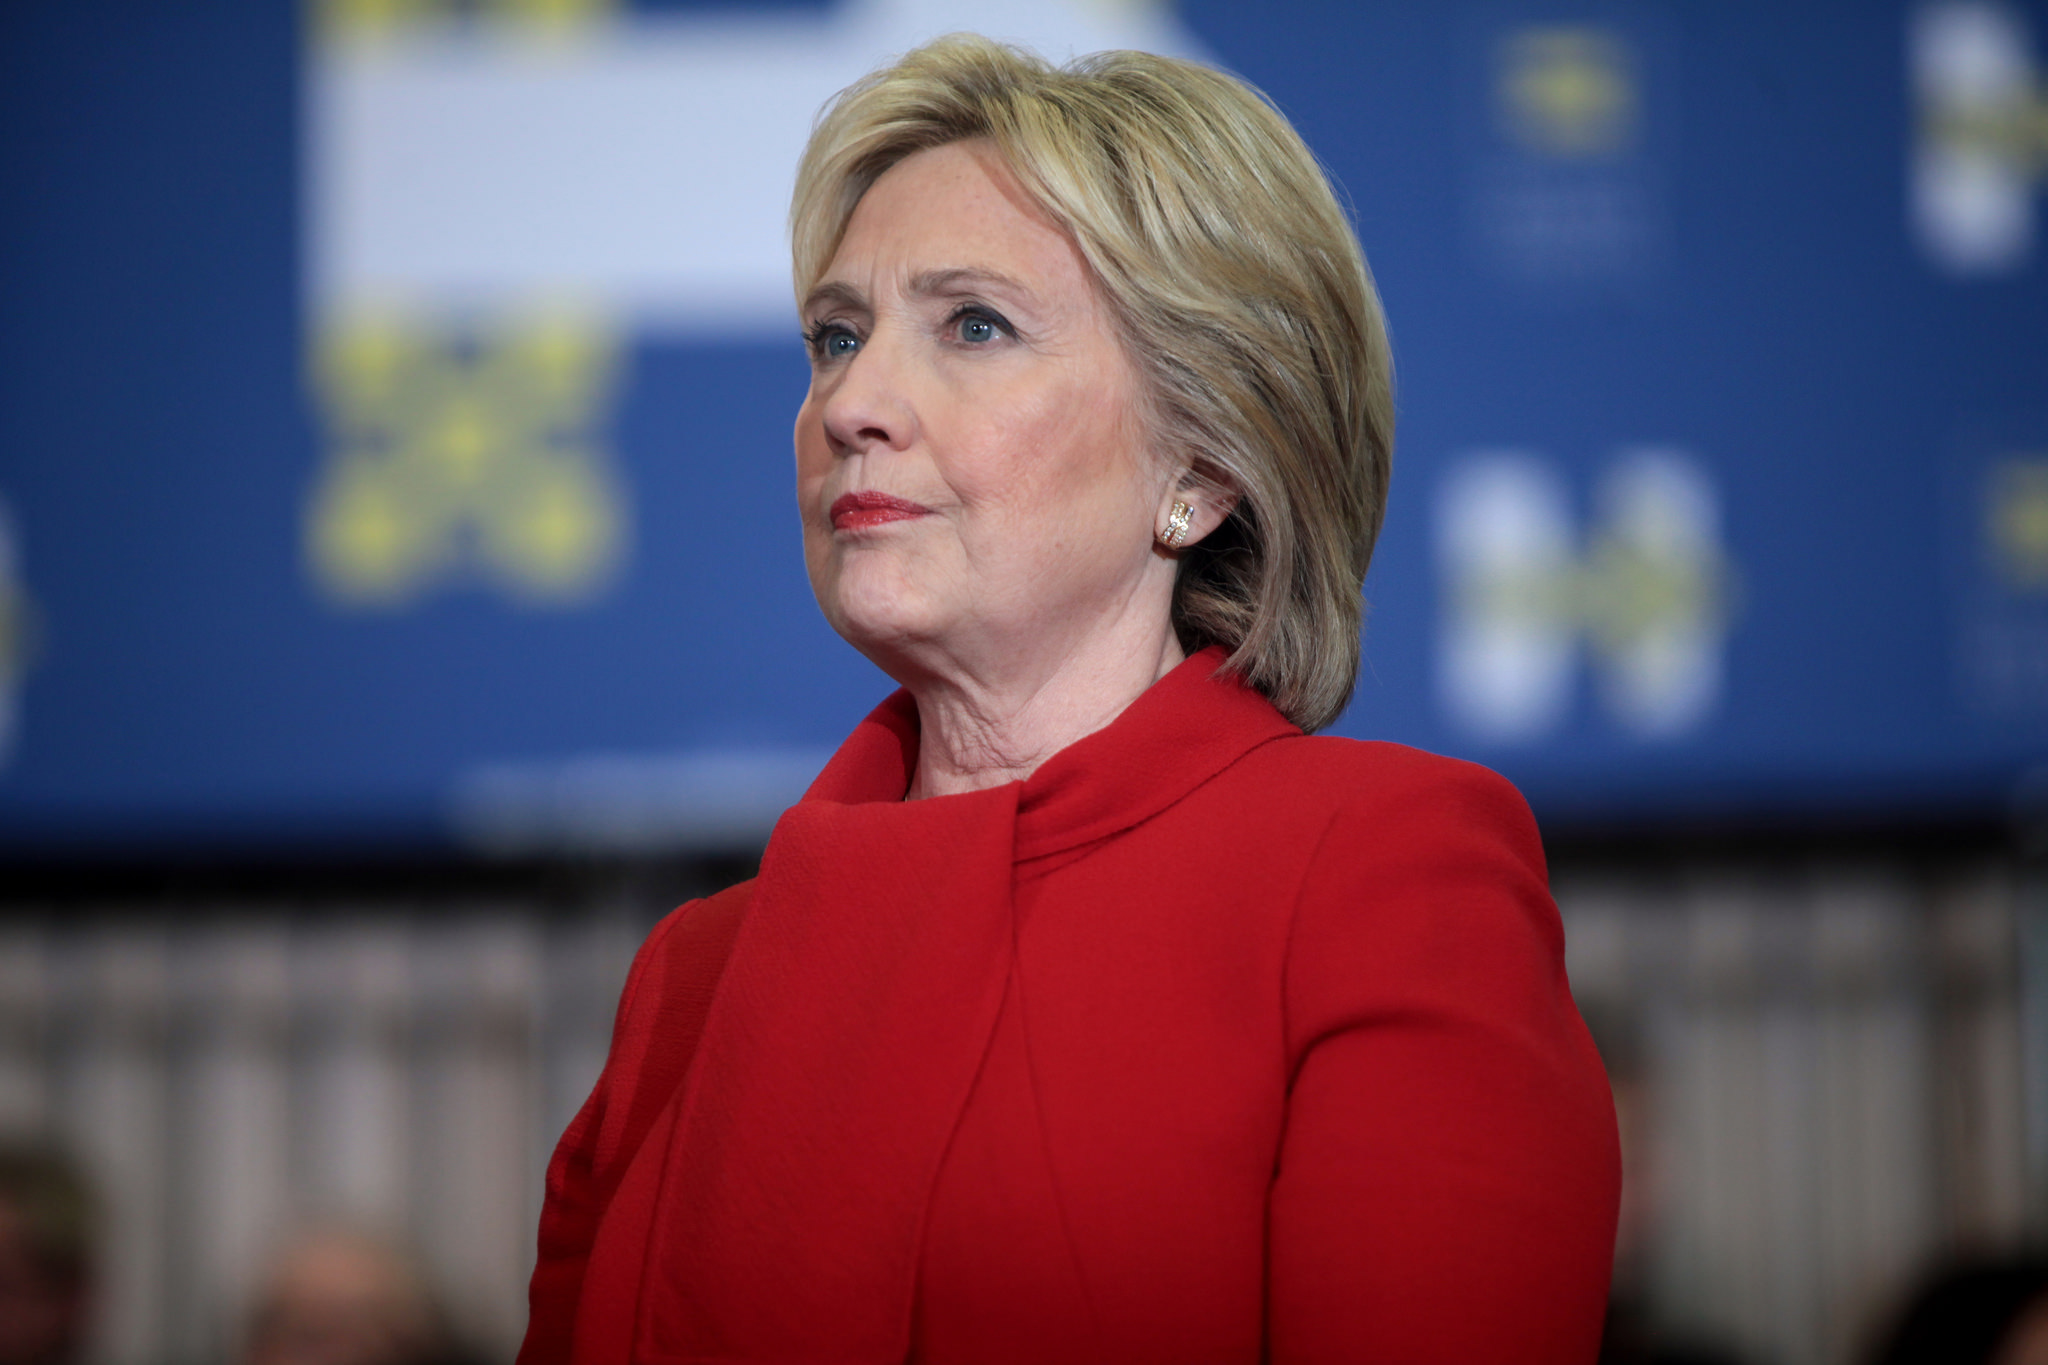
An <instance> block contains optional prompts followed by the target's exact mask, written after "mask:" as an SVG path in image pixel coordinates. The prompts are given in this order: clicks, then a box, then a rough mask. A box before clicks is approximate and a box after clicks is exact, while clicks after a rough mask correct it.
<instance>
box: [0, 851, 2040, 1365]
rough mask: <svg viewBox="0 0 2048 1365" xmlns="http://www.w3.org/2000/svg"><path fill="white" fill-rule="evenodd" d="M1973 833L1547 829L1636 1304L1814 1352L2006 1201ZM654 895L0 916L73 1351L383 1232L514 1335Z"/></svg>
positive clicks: (2014, 1029) (1984, 870)
mask: <svg viewBox="0 0 2048 1365" xmlns="http://www.w3.org/2000/svg"><path fill="white" fill-rule="evenodd" d="M2026 885H2027V884H2026V882H2025V880H2024V878H2023V876H2022V874H2021V872H2020V870H2019V868H2018V865H2017V863H2016V862H2015V861H2014V860H2013V859H2011V858H2009V857H2005V856H2001V855H1986V856H1983V857H1978V858H1975V859H1973V860H1970V861H1967V862H1963V863H1957V862H1953V861H1951V862H1949V863H1947V864H1944V865H1942V866H1940V867H1933V868H1930V866H1929V865H1928V864H1927V863H1926V862H1924V861H1922V860H1914V859H1910V858H1900V859H1889V860H1888V859H1884V858H1865V859H1863V860H1861V861H1859V862H1856V863H1854V864H1833V865H1808V864H1805V863H1802V862H1800V861H1798V860H1796V859H1790V858H1785V857H1774V858H1768V859H1761V860H1759V859H1747V860H1745V859H1736V860H1732V861H1730V860H1719V859H1713V860H1707V859H1698V858H1695V859H1690V860H1680V861H1678V862H1675V863H1672V864H1670V865H1669V866H1665V867H1662V868H1661V869H1659V870H1654V871H1651V870H1642V869H1641V868H1636V869H1634V870H1631V869H1630V868H1629V867H1625V866H1620V865H1615V866H1607V865H1603V864H1601V863H1600V862H1599V861H1598V860H1593V861H1591V862H1588V861H1587V860H1584V859H1580V860H1575V861H1572V862H1569V863H1568V864H1566V865H1564V866H1563V867H1562V869H1561V870H1560V872H1559V874H1558V877H1557V891H1558V896H1559V900H1560V903H1561V905H1562V906H1563V908H1564V911H1565V918H1566V923H1567V934H1568V939H1569V943H1570V963H1571V969H1572V975H1573V980H1574V983H1575V988H1576V990H1577V992H1578V995H1579V997H1580V999H1581V1001H1582V1003H1583V1004H1584V1005H1585V1007H1586V1009H1587V1012H1588V1014H1589V1015H1590V1016H1591V1017H1592V1018H1593V1019H1594V1020H1595V1023H1596V1027H1597V1028H1598V1029H1599V1030H1600V1031H1601V1032H1602V1034H1603V1039H1602V1041H1603V1046H1604V1047H1606V1048H1607V1049H1608V1050H1609V1052H1610V1059H1611V1061H1613V1062H1614V1064H1615V1067H1616V1072H1617V1084H1618V1091H1619V1092H1620V1093H1621V1094H1622V1096H1623V1104H1624V1109H1625V1111H1627V1113H1626V1123H1627V1126H1628V1127H1629V1128H1630V1130H1631V1133H1632V1134H1633V1136H1632V1137H1631V1139H1630V1157H1631V1162H1632V1167H1633V1169H1632V1179H1633V1181H1634V1186H1633V1188H1632V1190H1631V1200H1632V1203H1633V1204H1634V1206H1635V1207H1636V1209H1637V1210H1638V1214H1639V1216H1638V1215H1632V1217H1634V1218H1636V1222H1635V1223H1634V1224H1633V1225H1632V1226H1633V1228H1634V1231H1633V1232H1632V1233H1631V1234H1629V1235H1631V1236H1634V1237H1637V1238H1638V1239H1639V1241H1640V1254H1639V1255H1635V1254H1632V1255H1631V1257H1630V1261H1631V1265H1630V1266H1629V1267H1625V1268H1624V1273H1625V1275H1638V1274H1639V1278H1640V1279H1641V1282H1642V1283H1643V1284H1644V1286H1645V1287H1646V1292H1647V1294H1648V1297H1649V1299H1650V1301H1651V1302H1652V1304H1653V1305H1654V1306H1655V1307H1656V1308H1657V1309H1658V1311H1660V1312H1661V1313H1663V1314H1665V1315H1667V1316H1669V1317H1671V1318H1673V1319H1675V1320H1677V1321H1679V1322H1681V1323H1684V1324H1687V1325H1690V1326H1692V1327H1694V1328H1696V1329H1698V1330H1699V1331H1700V1332H1701V1333H1702V1334H1703V1335H1705V1336H1707V1337H1710V1338H1712V1339H1714V1340H1718V1341H1720V1342H1723V1343H1726V1344H1727V1345H1728V1346H1729V1347H1730V1348H1731V1349H1733V1350H1734V1351H1735V1352H1736V1353H1737V1355H1738V1358H1740V1359H1744V1360H1751V1361H1756V1362H1760V1363H1762V1365H1841V1363H1844V1362H1847V1361H1849V1360H1851V1359H1853V1354H1852V1353H1853V1351H1854V1350H1855V1349H1856V1348H1857V1345H1858V1343H1860V1342H1861V1341H1862V1340H1863V1339H1864V1338H1865V1336H1866V1335H1867V1333H1868V1331H1869V1329H1870V1328H1871V1326H1872V1325H1873V1323H1874V1321H1875V1320H1876V1318H1877V1317H1878V1316H1879V1315H1881V1313H1882V1312H1883V1310H1884V1308H1885V1306H1886V1305H1887V1304H1888V1303H1889V1302H1891V1300H1892V1299H1893V1298H1894V1297H1895V1296H1896V1295H1897V1294H1899V1293H1900V1292H1901V1291H1902V1290H1903V1289H1904V1288H1905V1287H1906V1285H1907V1282H1908V1281H1909V1280H1910V1278H1911V1277H1912V1275H1913V1274H1914V1273H1915V1272H1916V1271H1918V1270H1919V1269H1920V1268H1921V1267H1922V1266H1923V1265H1924V1264H1926V1263H1927V1262H1928V1261H1929V1259H1930V1258H1931V1257H1934V1256H1936V1255H1938V1254H1939V1253H1941V1252H1942V1251H1943V1250H1945V1249H1948V1248H1954V1247H1959V1246H1969V1245H2010V1244H2015V1243H2017V1242H2018V1241H2019V1240H2020V1239H2021V1238H2022V1237H2023V1236H2024V1235H2025V1234H2026V1233H2027V1232H2028V1231H2029V1230H2030V1224H2029V1210H2032V1209H2038V1199H2037V1197H2036V1196H2037V1195H2038V1191H2032V1190H2030V1189H2029V1179H2028V1159H2027V1140H2026V1117H2025V1113H2024V1103H2023V1100H2024V1096H2025V1094H2026V1091H2025V1087H2024V1086H2023V1084H2022V1079H2023V1073H2024V1071H2025V1066H2024V1059H2023V1057H2022V1035H2023V1032H2024V1030H2023V1025H2022V991H2021V989H2020V975H2021V974H2020V970H2019V966H2018V963H2019V958H2020V954H2019V951H2018V946H2019V940H2020V936H2021V929H2022V921H2023V920H2024V919H2025V918H2026V916H2025V915H2024V914H2023V913H2022V906H2023V902H2024V898H2025V896H2026V894H2027V891H2026ZM670 903H671V899H670V898H669V897H667V896H666V895H664V896H662V897H660V898H659V899H657V898H655V897H654V896H653V895H652V894H651V893H648V892H646V891H645V889H644V888H642V889H641V890H640V891H638V892H634V891H620V890H618V889H616V888H613V889H610V890H604V889H598V890H593V891H591V892H590V894H589V895H587V896H585V897H583V898H582V899H580V900H578V899H574V898H572V899H571V900H570V901H569V902H567V903H564V902H563V901H562V900H561V899H560V898H556V899H554V900H552V901H550V902H548V903H545V904H543V903H541V902H539V901H537V900H536V901H534V902H531V903H529V902H526V901H522V900H520V899H518V898H508V899H497V900H491V901H484V902H478V901H476V900H474V899H471V898H467V897H461V896H436V897H431V898H428V899H425V900H415V901H411V902H408V901H405V900H399V899H373V900H371V901H369V902H366V903H365V904H363V905H362V906H361V907H360V908H359V909H357V910H353V911H344V910H341V909H337V908H334V907H333V906H332V905H323V906H322V907H320V908H318V909H306V908H304V907H297V906H295V905H294V904H293V903H291V902H290V901H289V900H288V899H286V898H283V897H280V898H279V900H278V902H277V903H276V904H275V905H274V906H273V907H270V908H266V907H264V906H263V905H260V904H251V903H250V902H248V901H247V900H246V898H238V899H237V900H236V901H235V902H234V903H232V904H208V903H205V902H203V901H201V902H196V903H195V902H192V901H189V900H187V901H168V902H163V901H152V902H149V903H146V904H126V905H124V904H120V903H111V904H106V905H94V906H93V907H91V908H88V909H76V908H73V909H67V910H65V911H64V912H62V913H55V912H50V911H42V912H38V911H36V910H34V909H33V908H32V907H31V908H23V907H20V906H16V907H13V908H12V909H9V910H8V911H7V912H6V914H5V915H4V917H0V1131H19V1130H34V1129H41V1130H44V1131H48V1132H52V1133H55V1134H56V1135H58V1136H59V1137H61V1138H62V1139H63V1140H65V1141H66V1142H68V1143H69V1144H71V1145H72V1146H73V1147H74V1149H75V1150H76V1151H78V1152H79V1153H80V1155H81V1157H82V1159H83V1160H84V1161H85V1163H86V1164H87V1167H88V1169H89V1170H90V1171H91V1173H92V1174H93V1176H94V1177H95V1179H96V1180H97V1181H98V1182H99V1183H100V1184H101V1186H102V1187H103V1191H104V1194H105V1197H106V1199H107V1202H108V1205H109V1210H110V1215H111V1226H110V1228H109V1234H108V1237H107V1239H106V1250H105V1257H104V1274H103V1310H104V1312H103V1318H104V1320H103V1325H102V1330H101V1333H100V1337H99V1350H98V1352H97V1359H98V1360H99V1361H100V1362H103V1365H162V1363H163V1362H186V1361H199V1360H223V1359H231V1358H233V1357H234V1356H235V1354H236V1352H237V1348H238V1340H239V1333H240V1331H241V1324H242V1322H243V1321H244V1318H245V1315H246V1313H247V1311H248V1308H249V1306H250V1299H251V1296H252V1294H253V1293H254V1292H255V1286H256V1285H257V1284H258V1283H259V1281H260V1279H261V1277H262V1274H263V1272H264V1270H265V1268H266V1265H267V1264H268V1263H269V1260H270V1258H272V1257H273V1256H274V1255H275V1253H276V1249H277V1248H278V1247H279V1245H280V1244H281V1243H282V1241H283V1239H285V1238H286V1237H287V1236H288V1235H289V1234H290V1233H291V1232H292V1230H294V1229H295V1228H301V1227H305V1226H308V1225H311V1224H316V1223H331V1222H334V1221H337V1220H339V1221H341V1222H345V1223H348V1224H351V1225H354V1226H359V1227H367V1228H369V1229H372V1230H378V1231H382V1232H384V1233H387V1234H390V1235H395V1236H398V1237H402V1238H403V1239H405V1240H407V1241H408V1242H409V1243H410V1244H411V1245H412V1246H414V1247H415V1248H416V1249H417V1250H418V1252H419V1253H420V1255H421V1257H422V1259H423V1261H424V1262H425V1263H426V1265H427V1266H428V1267H429V1268H430V1269H431V1271H432V1273H433V1274H434V1276H435V1277H437V1279H438V1280H439V1282H440V1285H441V1287H442V1289H443V1292H444V1293H445V1295H446V1297H447V1298H448V1299H449V1300H450V1302H451V1305H452V1306H453V1308H454V1310H455V1311H456V1313H457V1315H458V1316H459V1318H460V1320H461V1322H462V1323H463V1324H464V1325H465V1326H466V1328H467V1330H468V1331H469V1333H470V1334H471V1336H472V1337H473V1339H475V1340H476V1341H478V1342H479V1343H480V1344H482V1345H483V1346H484V1347H485V1348H486V1349H487V1350H488V1351H490V1352H492V1353H494V1354H496V1355H500V1356H509V1353H510V1351H511V1348H512V1346H513V1344H514V1343H516V1340H517V1337H518V1333H519V1331H520V1329H521V1327H522V1325H523V1322H524V1286H525V1279H526V1274H527V1270H528V1267H529V1265H530V1259H531V1254H532V1251H531V1248H532V1240H533V1228H534V1222H535V1219H536V1216H537V1213H538V1202H539V1195H540V1176H541V1170H542V1167H543V1165H544V1163H545V1160H546V1157H547V1153H548V1151H549V1150H550V1148H551V1147H552V1144H553V1142H554V1140H555V1138H556V1136H557V1135H558V1134H559V1132H560V1131H561V1128H562V1126H563V1125H564V1124H565V1123H566V1122H567V1120H568V1118H569V1117H570V1115H571V1114H572V1113H573V1112H574V1109H575V1107H576V1106H577V1105H578V1104H579V1103H580V1102H581V1100H582V1097H583V1095H584V1093H585V1092H586V1090H587V1089H588V1087H589V1085H590V1083H591V1081H592V1079H593V1078H594V1077H595V1075H596V1072H597V1069H598V1067H599V1065H600V1063H601V1061H602V1058H603V1055H604V1049H605V1045H606V1042H607V1039H608V1037H609V1033H610V1027H611V1011H612V1007H613V1003H614V1001H615V999H616V994H617V990H618V987H619V983H620V982H621V981H622V980H623V978H624V974H625V970H626V967H627V965H628V963H629V962H630V960H631V955H632V952H633V950H634V948H635V947H636V946H637V945H638V942H639V940H640V938H641V936H642V935H643V934H644V933H645V931H646V929H647V927H648V926H649V925H650V924H651V923H652V921H653V919H654V917H655V916H657V915H658V914H660V913H661V912H662V911H663V910H665V909H666V908H668V905H669V904H670Z"/></svg>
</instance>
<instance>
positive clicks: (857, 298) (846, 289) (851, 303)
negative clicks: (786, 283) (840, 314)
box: [803, 280, 872, 317]
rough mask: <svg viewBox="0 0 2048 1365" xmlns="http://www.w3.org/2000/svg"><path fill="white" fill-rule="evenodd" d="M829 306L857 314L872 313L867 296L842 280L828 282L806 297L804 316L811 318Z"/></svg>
mask: <svg viewBox="0 0 2048 1365" xmlns="http://www.w3.org/2000/svg"><path fill="white" fill-rule="evenodd" d="M827 305H832V306H836V307H839V308H844V309H847V310H849V311H851V312H855V313H866V312H870V311H872V310H871V309H870V308H869V307H868V297H867V295H865V294H863V293H861V292H860V290H858V289H855V288H854V287H853V286H852V285H850V284H847V283H845V282H843V281H840V280H827V281H826V282H825V283H824V284H821V285H819V286H818V287H817V288H816V289H813V290H812V291H811V292H810V293H809V294H807V295H805V296H804V306H803V313H804V316H806V317H809V316H810V315H811V314H812V313H814V312H816V311H818V310H819V309H820V308H823V307H826V306H827Z"/></svg>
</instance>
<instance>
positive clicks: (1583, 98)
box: [1499, 28, 1639, 157]
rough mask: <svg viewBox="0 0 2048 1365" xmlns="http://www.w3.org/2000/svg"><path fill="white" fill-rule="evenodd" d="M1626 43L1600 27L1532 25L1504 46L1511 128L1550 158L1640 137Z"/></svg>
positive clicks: (1612, 149)
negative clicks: (1544, 26)
mask: <svg viewBox="0 0 2048 1365" xmlns="http://www.w3.org/2000/svg"><path fill="white" fill-rule="evenodd" d="M1634 65H1635V64H1634V61H1633V60H1632V57H1631V54H1630V51H1629V48H1628V45H1627V44H1626V43H1625V42H1623V41H1622V39H1621V37H1620V36H1619V35H1618V34H1614V33H1610V32H1608V31H1607V30H1605V29H1598V28H1534V29H1524V30H1522V31H1520V32H1518V33H1515V34H1514V35H1512V36H1511V37H1509V38H1508V40H1507V41H1506V42H1505V43H1504V44H1503V45H1502V48H1501V70H1500V86H1499V98H1500V105H1501V113H1502V116H1503V119H1504V121H1505V123H1506V125H1507V129H1508V132H1509V133H1510V134H1511V135H1512V136H1513V137H1514V138H1515V140H1516V141H1518V142H1520V143H1522V144H1523V145H1525V146H1527V147H1528V148H1530V149H1531V150H1532V151H1537V152H1543V153H1546V154H1548V155H1551V156H1562V157H1587V156H1608V155H1612V154H1613V153H1616V152H1622V151H1626V150H1627V149H1628V148H1629V146H1630V145H1631V144H1632V143H1633V142H1634V141H1635V138H1636V125H1637V122H1638V119H1639V113H1638V107H1637V106H1638V104H1639V100H1638V97H1637V92H1636V78H1635V70H1634Z"/></svg>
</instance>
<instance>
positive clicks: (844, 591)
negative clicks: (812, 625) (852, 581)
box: [825, 583, 936, 662]
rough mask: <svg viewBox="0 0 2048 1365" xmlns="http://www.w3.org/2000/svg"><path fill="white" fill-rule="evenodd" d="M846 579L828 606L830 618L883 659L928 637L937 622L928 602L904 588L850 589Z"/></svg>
mask: <svg viewBox="0 0 2048 1365" xmlns="http://www.w3.org/2000/svg"><path fill="white" fill-rule="evenodd" d="M848 588H849V585H847V584H844V583H842V584H841V585H840V587H839V590H838V591H837V592H836V593H835V594H834V597H833V600H832V602H831V604H830V605H828V606H827V607H826V609H825V616H826V619H828V620H829V621H831V623H832V628H833V629H834V630H836V631H838V632H839V634H840V635H841V636H842V637H844V639H845V640H846V642H847V643H848V644H850V645H852V646H853V647H854V648H855V649H858V650H859V651H860V652H861V653H863V654H866V655H867V656H868V657H869V658H874V659H876V660H877V662H880V659H879V658H878V657H877V656H878V655H888V654H893V653H896V652H898V651H900V650H903V649H906V648H910V647H913V646H914V645H915V644H916V643H917V642H918V641H920V640H928V639H930V638H931V637H932V635H933V634H934V633H935V624H936V623H935V622H934V621H933V620H932V613H931V610H930V606H929V604H928V603H925V602H922V601H920V600H918V599H916V598H914V597H911V596H909V595H908V594H904V593H900V592H886V593H884V592H861V591H849V590H848Z"/></svg>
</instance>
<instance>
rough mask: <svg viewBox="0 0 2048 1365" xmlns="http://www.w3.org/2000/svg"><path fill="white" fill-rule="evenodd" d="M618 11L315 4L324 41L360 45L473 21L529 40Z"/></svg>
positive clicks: (529, 0)
mask: <svg viewBox="0 0 2048 1365" xmlns="http://www.w3.org/2000/svg"><path fill="white" fill-rule="evenodd" d="M618 8H619V0H468V3H464V0H313V13H314V20H315V23H316V24H317V26H318V31H319V34H320V36H321V38H322V39H323V40H326V41H329V42H344V43H361V42H376V41H379V40H382V39H386V38H391V37H394V36H397V35H399V34H401V33H404V32H406V31H407V30H410V29H415V28H419V27H423V26H427V25H433V24H444V23H447V22H450V21H452V20H460V19H474V20H477V21H479V22H481V23H485V24H488V25H490V26H491V27H493V28H496V29H501V30H506V31H510V32H515V33H520V34H524V35H528V36H540V37H546V36H552V35H567V34H571V33H575V32H577V31H578V30H580V29H583V28H585V27H587V26H589V25H591V24H593V23H596V22H597V21H599V20H601V19H605V18H608V17H610V16H611V15H612V14H613V13H615V12H616V11H617V10H618Z"/></svg>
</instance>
